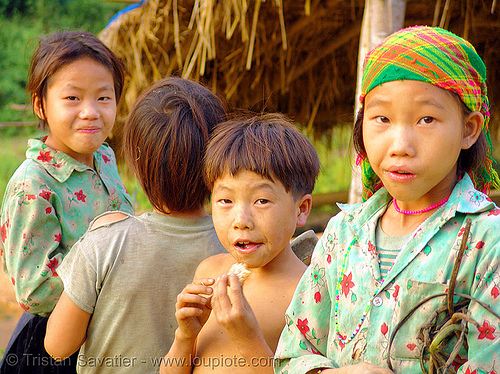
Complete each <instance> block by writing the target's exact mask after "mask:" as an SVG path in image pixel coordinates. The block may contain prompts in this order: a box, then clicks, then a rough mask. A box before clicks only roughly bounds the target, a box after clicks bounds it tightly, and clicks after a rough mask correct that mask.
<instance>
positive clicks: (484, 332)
mask: <svg viewBox="0 0 500 374" xmlns="http://www.w3.org/2000/svg"><path fill="white" fill-rule="evenodd" d="M478 331H479V332H480V334H479V336H478V339H484V338H486V339H489V340H494V339H495V335H493V333H494V332H495V328H494V327H493V326H490V324H489V323H488V322H486V321H484V322H483V325H482V326H480V327H478Z"/></svg>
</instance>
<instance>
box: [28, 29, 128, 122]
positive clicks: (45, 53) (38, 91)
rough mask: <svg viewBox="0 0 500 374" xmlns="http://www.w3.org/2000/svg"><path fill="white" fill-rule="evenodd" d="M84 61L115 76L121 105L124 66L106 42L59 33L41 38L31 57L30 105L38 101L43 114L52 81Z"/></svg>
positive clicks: (75, 33)
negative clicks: (75, 62) (73, 65)
mask: <svg viewBox="0 0 500 374" xmlns="http://www.w3.org/2000/svg"><path fill="white" fill-rule="evenodd" d="M83 57H89V58H91V59H93V60H95V61H97V62H99V63H101V64H102V65H104V66H105V67H106V68H107V69H109V71H110V72H111V74H112V76H113V81H114V88H115V95H116V102H117V103H118V102H119V101H120V97H121V95H122V90H123V80H124V67H123V63H122V62H121V61H120V60H119V59H118V57H117V56H116V55H115V54H114V53H113V52H112V51H111V50H110V49H109V48H108V47H106V46H105V45H104V43H103V42H101V41H100V40H99V39H97V37H96V36H95V35H93V34H91V33H89V32H87V31H66V32H58V33H54V34H50V35H48V36H46V37H40V38H39V41H38V45H37V46H36V48H35V51H34V52H33V55H32V57H31V63H30V68H29V73H28V84H27V86H26V89H27V91H28V92H29V93H30V95H31V103H33V101H34V100H35V98H39V99H40V103H41V106H40V108H41V110H42V112H44V99H45V96H46V94H47V83H48V80H49V78H50V77H51V76H52V75H54V74H55V73H56V72H57V71H58V70H59V69H60V68H62V67H63V66H64V65H66V64H69V63H71V62H73V61H76V60H79V59H81V58H83ZM43 114H45V113H43ZM46 125H47V122H46V121H45V120H43V119H39V127H40V128H42V129H44V128H45V126H46Z"/></svg>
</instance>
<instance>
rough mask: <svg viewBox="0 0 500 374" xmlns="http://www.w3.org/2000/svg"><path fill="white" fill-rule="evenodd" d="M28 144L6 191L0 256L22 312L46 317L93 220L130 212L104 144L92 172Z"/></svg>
mask: <svg viewBox="0 0 500 374" xmlns="http://www.w3.org/2000/svg"><path fill="white" fill-rule="evenodd" d="M28 144H29V147H28V150H27V151H26V160H25V161H24V162H23V163H22V164H21V166H19V168H18V169H17V170H16V172H15V173H14V175H13V176H12V178H11V180H10V181H9V184H8V185H7V188H6V191H5V195H4V199H3V203H2V211H1V218H0V228H1V236H2V242H1V245H0V255H1V257H2V258H3V267H4V271H5V273H6V274H7V277H8V278H9V279H11V281H12V284H13V285H14V288H15V292H16V298H17V301H18V302H19V305H20V306H21V308H23V309H24V310H25V311H27V312H29V313H33V314H39V315H42V316H44V315H47V314H48V313H50V312H51V311H52V309H53V308H54V306H55V304H56V302H57V300H58V299H59V296H60V294H61V292H62V290H63V285H62V282H61V280H60V279H59V277H58V276H57V267H58V265H59V264H60V263H61V261H62V259H63V258H64V256H65V255H66V254H67V253H68V251H69V249H70V248H71V246H72V245H73V243H75V242H76V241H77V240H78V238H79V237H80V236H81V235H83V233H85V231H86V230H87V228H88V225H89V223H90V222H91V221H92V219H93V218H94V217H95V216H97V215H99V214H101V213H103V212H105V211H108V210H118V209H120V210H123V211H125V212H129V213H133V207H132V203H131V199H130V196H129V195H128V193H127V191H126V190H125V187H124V186H123V183H122V181H121V179H120V176H119V175H118V169H117V167H116V160H115V155H114V153H113V150H112V149H111V147H109V146H108V145H107V144H106V143H104V144H103V145H102V146H101V147H100V148H99V149H98V150H97V151H96V152H95V153H94V165H95V170H94V169H92V168H90V167H88V166H87V165H85V164H82V163H80V162H78V161H76V160H75V159H73V158H72V157H70V156H68V155H67V154H65V153H63V152H57V151H55V150H53V149H52V148H50V147H48V146H47V145H45V143H44V142H43V140H39V139H30V140H29V142H28Z"/></svg>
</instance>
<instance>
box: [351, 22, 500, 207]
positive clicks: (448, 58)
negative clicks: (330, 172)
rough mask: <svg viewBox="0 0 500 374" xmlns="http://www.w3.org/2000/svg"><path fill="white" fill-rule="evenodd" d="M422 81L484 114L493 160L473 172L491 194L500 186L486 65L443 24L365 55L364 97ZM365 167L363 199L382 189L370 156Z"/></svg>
mask: <svg viewBox="0 0 500 374" xmlns="http://www.w3.org/2000/svg"><path fill="white" fill-rule="evenodd" d="M404 79H408V80H417V81H422V82H427V83H431V84H433V85H435V86H438V87H440V88H443V89H445V90H447V91H451V92H454V93H455V94H457V95H458V96H459V97H460V98H461V99H462V101H463V102H464V104H465V105H466V106H467V108H469V109H470V110H471V111H473V112H474V111H478V112H481V113H482V114H483V116H484V127H483V131H484V134H485V136H486V140H487V142H488V145H489V149H488V153H487V159H486V162H485V164H484V167H483V168H481V170H480V171H477V172H470V173H469V175H470V176H471V178H472V180H473V181H474V185H475V187H476V188H477V189H478V190H480V191H483V192H488V191H489V190H490V188H491V187H494V188H499V187H500V184H499V179H498V175H497V173H496V171H495V170H494V169H493V159H492V157H491V138H490V132H489V129H488V122H489V120H490V112H489V109H488V108H489V101H488V96H487V89H486V66H485V65H484V63H483V60H481V57H479V55H478V54H477V52H476V50H475V49H474V47H473V46H472V44H470V43H469V42H468V41H466V40H464V39H462V38H460V37H459V36H457V35H455V34H453V33H451V32H449V31H447V30H444V29H441V28H437V27H427V26H414V27H408V28H406V29H402V30H399V31H397V32H395V33H393V34H392V35H390V36H389V37H387V38H386V39H385V40H384V41H383V42H382V43H381V44H379V45H378V46H377V47H375V48H374V49H372V50H371V51H370V52H369V53H368V54H367V55H366V57H365V61H364V72H363V82H362V90H361V96H360V98H359V100H360V101H361V104H363V101H364V98H365V96H366V94H367V93H368V92H370V91H371V90H372V89H373V88H375V87H376V86H379V85H381V84H383V83H385V82H390V81H395V80H404ZM361 166H362V169H363V200H366V199H368V198H369V197H370V196H371V195H373V193H375V191H376V190H377V189H378V188H380V187H381V182H380V179H379V178H378V177H377V175H376V174H375V173H374V171H373V169H372V168H371V166H370V164H369V162H368V160H367V158H366V157H365V158H364V159H363V160H362V162H361Z"/></svg>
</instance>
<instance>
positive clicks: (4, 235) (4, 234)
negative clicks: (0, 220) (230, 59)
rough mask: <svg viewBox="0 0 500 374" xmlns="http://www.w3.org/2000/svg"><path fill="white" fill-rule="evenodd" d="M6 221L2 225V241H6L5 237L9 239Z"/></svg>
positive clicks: (0, 230)
mask: <svg viewBox="0 0 500 374" xmlns="http://www.w3.org/2000/svg"><path fill="white" fill-rule="evenodd" d="M6 225H7V224H6V223H4V224H3V225H2V228H1V229H0V232H1V233H2V242H3V243H5V239H7V227H6Z"/></svg>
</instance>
